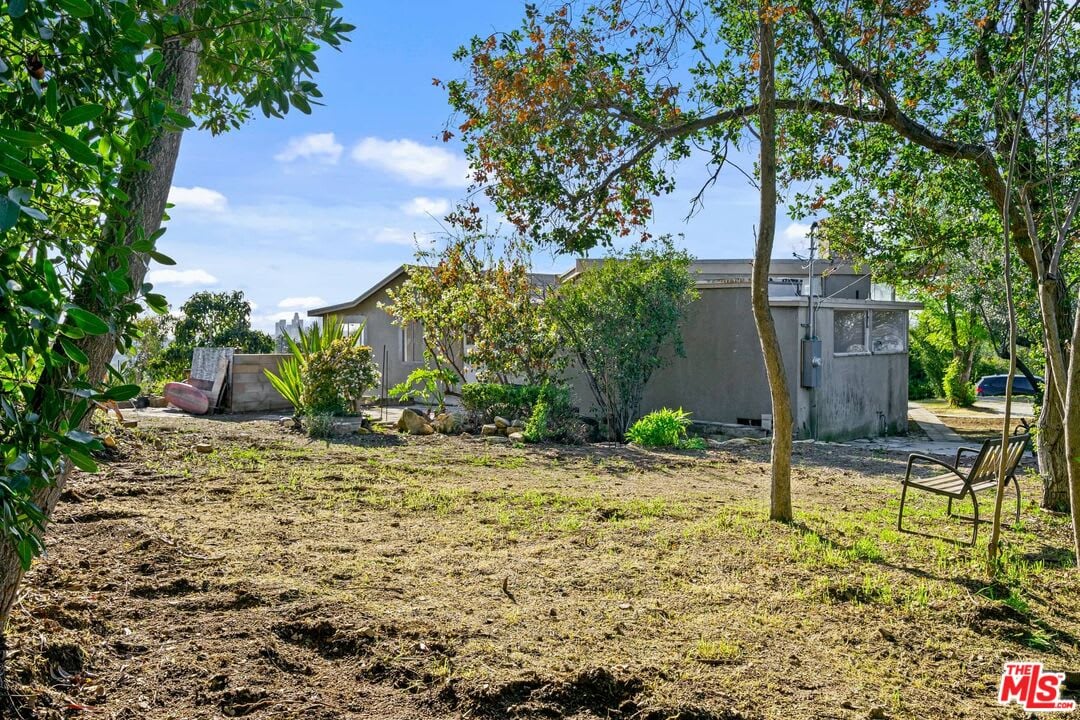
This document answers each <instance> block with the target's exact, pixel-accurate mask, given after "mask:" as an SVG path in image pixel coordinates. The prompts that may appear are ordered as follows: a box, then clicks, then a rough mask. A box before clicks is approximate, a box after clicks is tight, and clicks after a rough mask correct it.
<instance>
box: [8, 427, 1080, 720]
mask: <svg viewBox="0 0 1080 720" xmlns="http://www.w3.org/2000/svg"><path fill="white" fill-rule="evenodd" d="M119 439H120V446H119V451H118V456H117V457H116V458H115V459H114V460H113V461H112V462H110V463H108V464H107V465H106V466H105V470H104V472H103V473H102V474H101V475H100V476H96V477H90V476H77V477H76V478H75V479H74V480H73V482H72V483H71V486H70V489H69V491H68V492H67V493H66V494H65V498H64V502H63V504H62V506H61V507H60V508H59V510H58V513H57V514H58V523H57V524H56V525H54V526H53V527H52V528H51V529H50V536H49V539H50V543H49V545H50V554H49V558H48V559H47V560H45V561H44V562H42V563H40V564H38V565H37V566H36V567H35V569H34V570H33V571H32V572H31V574H30V577H29V582H28V592H27V594H26V596H25V597H24V599H23V601H22V603H21V605H20V609H19V612H18V613H17V614H16V617H15V620H14V623H13V629H12V630H13V635H12V644H13V647H14V648H15V653H14V657H13V658H12V666H13V672H14V673H15V675H16V680H17V682H18V683H19V685H20V691H21V692H22V693H23V694H25V696H26V697H25V701H26V704H27V707H28V708H33V709H34V710H32V711H31V710H28V711H27V713H26V715H27V717H41V718H49V717H67V716H83V715H86V716H87V717H110V718H194V717H221V716H241V715H244V716H250V717H255V718H326V719H328V720H329V719H330V718H374V719H377V720H381V719H383V718H401V719H405V718H458V717H463V718H464V717H469V718H507V717H510V718H550V717H569V718H581V719H584V718H647V719H650V720H659V719H661V718H683V719H684V720H685V719H690V718H693V719H696V720H716V719H728V720H731V719H734V718H777V719H779V718H806V719H809V718H829V717H831V718H871V717H883V718H990V717H1002V718H1006V717H1017V718H1019V717H1023V713H1022V712H1020V711H1019V710H1018V709H1017V708H1015V707H1013V708H1009V709H1004V708H1000V707H998V706H997V705H996V703H995V693H996V686H997V680H998V676H999V675H1000V673H1001V670H1002V664H1003V663H1004V662H1005V661H1007V660H1017V659H1037V660H1043V661H1044V662H1045V663H1046V665H1047V666H1048V667H1049V668H1051V669H1054V670H1080V663H1078V659H1080V652H1078V646H1077V634H1078V633H1080V611H1078V609H1077V608H1078V607H1080V604H1078V602H1077V601H1078V600H1080V575H1078V574H1077V573H1076V571H1075V570H1073V569H1071V568H1070V565H1071V564H1072V554H1071V552H1070V550H1069V548H1070V543H1069V533H1068V527H1067V525H1066V522H1065V520H1064V519H1063V518H1061V517H1058V516H1054V515H1050V514H1046V513H1044V512H1042V511H1040V510H1039V509H1037V508H1036V507H1035V506H1034V505H1033V504H1031V503H1030V502H1027V501H1025V506H1024V509H1023V520H1022V523H1021V525H1020V527H1019V528H1017V529H1015V530H1011V531H1008V532H1007V533H1006V536H1005V537H1006V542H1007V547H1006V555H1005V568H1006V572H1005V580H1004V581H1003V582H1001V583H999V584H995V585H991V584H990V583H988V582H987V580H986V576H985V570H984V568H983V557H984V550H985V545H984V543H985V537H986V535H988V532H983V533H981V535H982V537H983V539H981V540H980V546H979V547H977V548H976V549H974V550H972V549H969V548H966V547H960V546H957V545H955V544H952V543H949V542H946V541H944V540H940V539H932V538H927V537H921V536H914V535H907V534H900V533H898V532H897V531H896V529H895V523H896V519H895V513H896V507H897V501H898V495H899V493H898V488H897V480H898V478H899V477H900V476H901V474H902V472H903V458H901V457H897V456H889V455H885V454H873V453H868V452H866V451H860V450H857V449H854V448H847V447H844V448H840V447H831V446H826V445H820V446H809V445H799V446H798V449H797V451H796V453H797V456H796V463H797V467H796V469H795V472H794V496H795V506H796V509H797V522H796V523H794V524H792V525H783V524H777V523H770V522H769V521H767V520H766V519H765V517H766V499H767V493H768V466H767V447H764V446H753V445H751V446H747V447H739V448H737V449H734V450H733V451H731V452H728V451H708V452H687V453H656V452H645V451H637V450H633V449H627V448H609V447H586V448H567V447H556V446H540V447H528V448H514V447H510V446H506V445H502V446H498V445H488V444H485V443H483V442H481V441H479V440H468V439H460V438H445V437H438V436H433V437H429V438H399V437H397V436H365V437H358V438H356V439H354V440H351V441H349V442H347V443H335V444H332V445H327V444H324V443H319V442H314V443H313V442H310V441H308V440H307V439H306V438H303V437H300V436H297V435H294V434H290V433H286V432H284V431H282V430H280V429H279V428H278V427H277V426H276V425H274V424H272V423H267V422H244V423H236V422H228V421H209V420H192V419H187V418H181V417H167V418H160V419H154V420H144V421H143V423H142V427H141V428H139V429H138V430H136V431H129V432H127V433H125V434H123V435H121V436H120V438H119ZM205 440H209V441H211V442H212V443H213V446H214V448H215V449H214V452H212V453H210V454H208V455H200V454H197V453H195V452H194V445H195V443H196V442H198V441H205ZM1022 484H1023V488H1024V491H1025V494H1026V497H1030V498H1037V497H1038V496H1039V492H1038V491H1037V487H1036V484H1037V481H1035V480H1033V479H1031V478H1025V480H1024V482H1023V483H1022ZM909 498H910V501H909V506H908V507H909V508H910V511H911V514H910V516H908V517H906V518H905V525H906V526H909V527H918V528H920V529H923V530H925V531H927V532H930V533H935V534H940V535H946V536H949V537H954V538H963V537H966V536H967V534H968V532H969V528H968V527H967V526H964V525H961V524H960V523H959V522H958V521H956V520H951V519H947V518H945V516H944V503H943V502H942V501H940V500H939V499H938V498H935V497H933V496H929V495H921V494H914V495H909ZM1011 500H1012V496H1011V495H1010V496H1008V497H1007V498H1006V501H1007V502H1011ZM983 507H988V504H984V505H983ZM79 708H84V709H79ZM85 708H91V709H97V710H100V711H102V712H101V713H98V714H91V713H92V710H88V709H85Z"/></svg>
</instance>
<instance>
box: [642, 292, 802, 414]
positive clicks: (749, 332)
mask: <svg viewBox="0 0 1080 720" xmlns="http://www.w3.org/2000/svg"><path fill="white" fill-rule="evenodd" d="M700 292H701V297H700V298H699V299H698V300H697V302H695V303H694V304H693V305H692V306H691V307H690V309H689V311H688V312H687V317H686V322H685V324H684V325H683V346H684V351H685V357H678V356H676V355H675V353H674V350H673V349H669V350H667V351H665V352H666V355H667V357H668V358H669V359H670V360H671V363H670V365H668V366H667V367H664V368H661V369H660V370H658V371H656V372H655V373H654V374H653V377H652V379H651V380H650V381H649V384H648V385H647V386H646V388H645V397H644V399H643V403H642V411H643V412H649V411H651V410H656V409H658V408H661V407H665V406H666V407H682V408H683V409H684V410H688V411H690V412H691V413H693V418H694V419H695V420H702V421H708V422H723V423H735V422H737V421H738V420H739V419H750V420H760V419H761V416H762V415H767V414H770V413H771V412H772V410H771V402H770V400H769V384H768V381H767V379H766V377H765V364H764V361H763V360H762V355H761V345H760V344H759V342H758V336H757V328H756V327H755V325H754V315H753V310H752V308H751V303H750V289H749V288H746V287H737V288H703V289H701V291H700ZM773 320H774V321H775V322H776V331H777V335H778V336H779V338H780V343H781V348H782V351H783V354H784V365H785V367H788V368H791V367H797V366H798V365H797V361H798V352H799V347H798V342H797V338H798V314H797V312H796V310H795V308H786V307H781V308H773ZM788 381H789V385H790V388H791V397H792V402H794V401H795V393H796V389H797V387H798V378H797V377H789V378H788Z"/></svg>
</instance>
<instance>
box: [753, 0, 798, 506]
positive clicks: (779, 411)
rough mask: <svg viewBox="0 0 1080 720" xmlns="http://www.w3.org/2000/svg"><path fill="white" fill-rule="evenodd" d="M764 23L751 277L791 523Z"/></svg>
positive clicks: (772, 98)
mask: <svg viewBox="0 0 1080 720" xmlns="http://www.w3.org/2000/svg"><path fill="white" fill-rule="evenodd" d="M760 12H761V21H760V25H759V32H760V40H761V67H760V92H761V100H760V103H761V104H760V108H759V116H760V124H761V128H760V130H761V220H760V226H759V228H758V235H757V242H756V244H755V246H754V269H753V275H752V278H751V285H752V287H751V297H752V300H753V307H754V323H755V324H756V325H757V331H758V339H759V340H760V341H761V353H762V355H763V356H764V358H765V374H766V375H767V376H768V380H769V395H770V397H771V399H772V416H773V435H772V457H771V463H772V490H771V493H770V500H769V517H770V518H771V519H773V520H780V521H782V522H789V521H791V519H792V513H791V436H792V429H793V423H792V415H791V396H790V395H789V394H788V384H787V373H786V372H785V371H784V358H783V356H782V355H781V351H780V341H779V340H778V339H777V337H776V324H775V323H774V322H773V317H772V309H771V308H770V307H769V263H770V260H771V259H772V250H773V240H774V237H775V234H776V84H775V56H776V39H775V37H774V35H773V25H772V20H771V19H770V18H769V17H768V16H767V14H766V13H767V12H768V10H767V7H764V6H763V7H762V8H761V10H760Z"/></svg>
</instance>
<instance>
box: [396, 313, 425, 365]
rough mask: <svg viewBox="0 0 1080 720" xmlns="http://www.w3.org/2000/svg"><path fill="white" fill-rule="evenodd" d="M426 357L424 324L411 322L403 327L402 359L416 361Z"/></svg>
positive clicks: (410, 361)
mask: <svg viewBox="0 0 1080 720" xmlns="http://www.w3.org/2000/svg"><path fill="white" fill-rule="evenodd" d="M423 359H424V326H423V325H421V324H420V323H418V322H411V323H409V324H407V325H406V326H405V327H403V328H401V360H402V362H407V363H416V362H420V361H421V360H423Z"/></svg>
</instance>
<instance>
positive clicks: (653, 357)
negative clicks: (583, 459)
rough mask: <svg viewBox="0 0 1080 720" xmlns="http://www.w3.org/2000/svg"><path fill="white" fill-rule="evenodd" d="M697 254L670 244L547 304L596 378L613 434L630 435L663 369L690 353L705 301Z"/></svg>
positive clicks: (630, 255) (591, 271)
mask: <svg viewBox="0 0 1080 720" xmlns="http://www.w3.org/2000/svg"><path fill="white" fill-rule="evenodd" d="M690 264H691V259H690V256H689V255H687V254H686V253H685V252H682V251H678V250H676V249H675V248H674V246H673V245H672V244H671V242H670V240H663V241H661V242H659V243H658V244H656V245H655V246H652V247H637V248H635V249H634V250H631V251H629V252H627V253H622V254H617V255H615V256H612V257H609V258H607V259H605V260H603V261H598V262H596V263H594V264H591V265H589V266H587V268H586V269H585V270H584V271H583V272H581V273H579V274H578V275H576V276H575V277H574V278H573V279H572V280H569V281H567V282H565V283H562V284H560V285H559V286H558V288H557V289H556V290H555V292H554V294H553V295H552V296H551V299H550V300H549V301H548V302H547V305H548V306H549V307H548V309H549V311H550V312H551V313H552V316H553V317H555V318H556V321H557V323H558V325H559V328H560V330H561V331H562V333H563V337H564V338H565V343H566V346H567V350H568V351H569V352H570V353H571V355H572V356H573V357H574V358H575V359H576V360H577V361H578V364H579V365H580V367H581V368H582V370H583V371H584V372H585V375H586V376H587V378H588V380H589V388H590V390H591V392H592V395H593V399H594V400H595V401H596V407H597V408H598V410H599V414H600V417H601V418H602V419H603V422H604V425H605V426H606V429H607V431H608V432H609V433H610V434H611V435H613V436H614V438H615V439H617V440H621V439H622V438H623V437H625V434H626V431H627V429H628V428H629V426H630V423H631V421H632V420H633V419H634V418H636V417H637V416H638V412H639V408H640V407H641V398H642V396H643V394H644V392H645V387H646V385H647V384H648V382H649V378H650V377H652V374H653V372H654V371H655V370H657V369H659V368H661V367H663V366H664V365H666V364H667V363H668V362H669V361H670V358H671V356H670V353H667V352H662V350H663V349H664V348H665V347H667V346H669V345H672V346H674V350H675V354H676V355H679V356H682V355H683V346H682V334H681V332H680V326H681V324H682V322H683V318H684V316H685V314H686V311H687V308H689V306H690V304H691V303H692V302H693V301H694V300H695V299H696V298H697V290H695V289H694V278H693V276H692V275H691V273H690Z"/></svg>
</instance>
